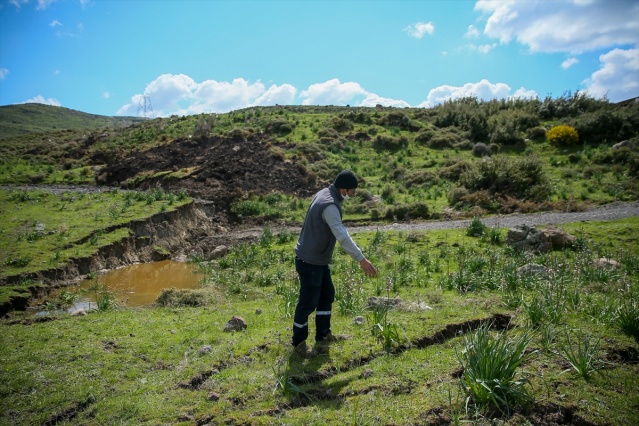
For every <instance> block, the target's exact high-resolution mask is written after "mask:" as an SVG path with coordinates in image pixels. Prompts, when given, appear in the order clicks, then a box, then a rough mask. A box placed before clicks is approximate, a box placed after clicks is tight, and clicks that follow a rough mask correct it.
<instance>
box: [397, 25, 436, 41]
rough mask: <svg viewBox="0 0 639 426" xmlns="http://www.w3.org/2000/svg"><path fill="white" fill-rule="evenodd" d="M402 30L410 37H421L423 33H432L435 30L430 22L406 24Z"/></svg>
mask: <svg viewBox="0 0 639 426" xmlns="http://www.w3.org/2000/svg"><path fill="white" fill-rule="evenodd" d="M404 31H406V32H407V33H408V35H409V36H411V37H414V38H422V37H424V34H432V33H433V32H434V31H435V26H434V25H433V23H432V22H418V23H416V24H414V25H409V26H407V27H406V28H404Z"/></svg>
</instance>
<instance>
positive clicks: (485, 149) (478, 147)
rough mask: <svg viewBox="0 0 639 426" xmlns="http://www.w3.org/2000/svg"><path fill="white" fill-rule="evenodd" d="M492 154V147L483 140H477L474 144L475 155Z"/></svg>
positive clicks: (484, 155)
mask: <svg viewBox="0 0 639 426" xmlns="http://www.w3.org/2000/svg"><path fill="white" fill-rule="evenodd" d="M490 154H491V152H490V147H489V146H488V145H486V144H485V143H482V142H477V143H476V144H475V145H473V155H474V156H475V157H486V156H489V155H490Z"/></svg>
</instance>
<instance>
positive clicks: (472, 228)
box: [466, 216, 488, 237]
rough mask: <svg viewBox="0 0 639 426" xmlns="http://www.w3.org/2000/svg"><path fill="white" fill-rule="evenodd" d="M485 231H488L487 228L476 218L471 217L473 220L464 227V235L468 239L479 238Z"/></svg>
mask: <svg viewBox="0 0 639 426" xmlns="http://www.w3.org/2000/svg"><path fill="white" fill-rule="evenodd" d="M486 231H488V226H486V225H485V224H484V222H482V221H481V219H480V218H478V217H477V216H475V217H473V220H471V221H470V223H469V224H468V226H467V227H466V235H468V236H469V237H481V236H482V235H484V234H485V233H486Z"/></svg>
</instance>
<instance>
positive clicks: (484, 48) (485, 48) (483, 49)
mask: <svg viewBox="0 0 639 426" xmlns="http://www.w3.org/2000/svg"><path fill="white" fill-rule="evenodd" d="M495 47H497V43H492V44H480V45H476V44H473V43H470V44H467V45H466V46H464V47H462V50H463V49H466V50H469V51H471V52H478V53H481V54H483V55H485V54H487V53H488V52H490V51H491V50H493V49H494V48H495Z"/></svg>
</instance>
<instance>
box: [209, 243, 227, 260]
mask: <svg viewBox="0 0 639 426" xmlns="http://www.w3.org/2000/svg"><path fill="white" fill-rule="evenodd" d="M228 251H229V249H228V247H226V246H224V245H222V246H217V247H215V249H213V251H212V252H210V253H209V255H208V258H207V259H206V260H213V259H219V258H221V257H224V256H226V254H227V253H228Z"/></svg>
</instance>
